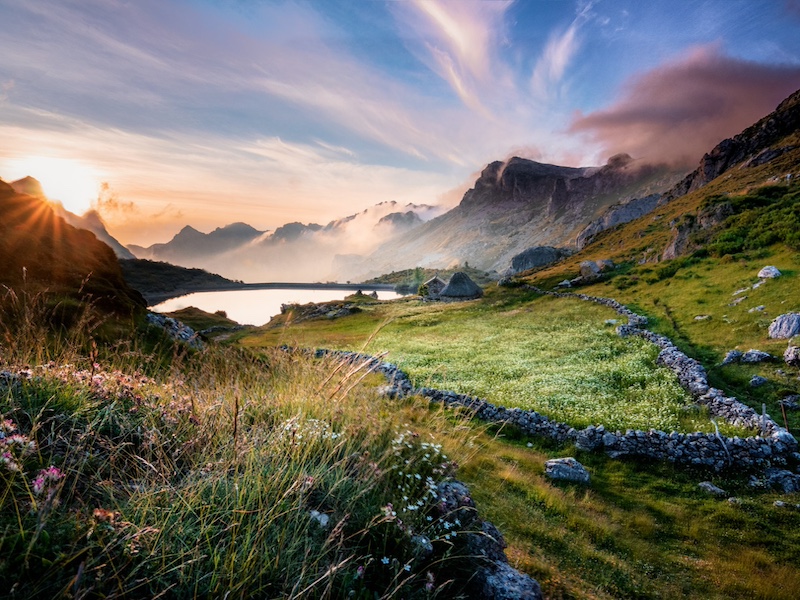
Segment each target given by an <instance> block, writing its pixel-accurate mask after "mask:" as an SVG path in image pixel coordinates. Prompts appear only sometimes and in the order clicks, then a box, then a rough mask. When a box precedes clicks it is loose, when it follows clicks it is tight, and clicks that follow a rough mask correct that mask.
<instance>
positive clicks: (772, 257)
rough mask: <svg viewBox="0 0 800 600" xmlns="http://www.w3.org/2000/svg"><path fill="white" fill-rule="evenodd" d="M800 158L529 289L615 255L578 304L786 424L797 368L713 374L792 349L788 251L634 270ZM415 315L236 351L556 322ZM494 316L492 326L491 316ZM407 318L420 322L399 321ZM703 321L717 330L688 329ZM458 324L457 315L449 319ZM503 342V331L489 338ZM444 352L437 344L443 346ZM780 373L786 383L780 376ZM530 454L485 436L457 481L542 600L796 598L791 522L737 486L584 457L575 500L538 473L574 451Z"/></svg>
mask: <svg viewBox="0 0 800 600" xmlns="http://www.w3.org/2000/svg"><path fill="white" fill-rule="evenodd" d="M799 158H800V155H799V154H798V152H797V151H795V152H793V153H789V154H788V155H784V156H783V157H781V159H779V161H776V163H777V164H768V165H764V166H762V167H757V168H753V169H747V170H736V171H733V172H731V173H729V174H728V175H727V176H724V177H723V178H721V179H720V180H718V181H716V182H714V183H712V184H711V185H709V186H708V187H707V188H704V189H703V190H700V191H699V192H695V193H693V194H690V195H688V196H686V197H684V198H681V199H678V200H676V201H674V202H673V203H671V204H669V205H667V206H665V207H662V208H660V209H658V211H657V212H656V213H655V214H653V215H648V216H645V217H643V218H642V219H640V220H638V221H636V222H633V223H630V224H627V225H625V226H622V227H619V228H617V229H615V230H612V231H610V232H607V233H606V234H604V235H603V236H601V238H600V240H598V242H597V243H595V244H593V245H591V246H589V247H588V248H587V249H585V250H584V251H583V252H581V253H580V254H578V255H575V256H574V257H571V258H569V259H567V260H566V261H564V262H563V263H561V264H559V265H557V266H555V267H552V268H550V269H546V270H543V271H540V272H538V273H535V274H533V275H531V276H529V277H528V278H527V280H528V281H530V282H531V283H536V284H539V285H546V286H547V285H554V284H555V283H557V282H558V281H561V280H562V279H564V278H566V277H574V276H575V275H576V273H577V270H578V264H579V263H580V261H582V260H587V259H592V260H597V259H602V258H613V259H614V260H615V261H616V262H617V263H619V264H620V265H621V268H620V269H619V270H618V271H617V272H616V274H615V276H614V278H612V279H610V280H608V281H603V282H600V283H598V284H595V285H592V286H587V287H585V288H582V289H581V290H580V291H582V292H586V293H589V294H594V295H600V296H611V297H616V298H617V299H618V300H620V301H622V302H624V303H628V304H629V305H630V306H631V307H632V308H634V309H637V310H639V311H641V312H643V313H645V314H647V315H648V317H650V319H651V327H652V329H654V330H656V331H658V332H661V333H665V334H667V335H669V336H671V337H672V338H673V339H675V341H676V342H678V344H679V345H680V346H681V347H682V348H683V349H684V350H686V351H687V352H688V353H689V354H690V355H692V356H695V357H697V358H699V359H701V360H702V361H703V362H704V364H705V365H706V367H707V368H709V370H710V376H711V380H712V383H714V384H716V385H718V386H721V387H723V388H724V389H725V390H726V391H730V392H732V393H734V394H736V395H738V396H739V397H740V398H742V399H743V400H745V401H747V402H749V403H751V404H753V405H754V406H757V407H759V406H760V403H761V402H766V404H767V408H768V411H769V412H771V414H773V415H774V416H776V417H777V419H778V420H782V417H781V416H780V411H778V410H777V399H778V398H779V397H781V396H782V395H784V394H786V393H788V392H795V391H798V381H797V372H796V369H790V368H787V367H785V366H783V365H780V364H778V363H775V364H765V365H760V366H753V367H747V366H743V365H738V366H729V367H724V368H721V367H716V366H715V365H716V364H718V363H719V361H720V360H721V358H722V356H723V355H724V353H725V351H726V350H728V349H731V348H737V347H738V348H739V349H741V350H747V349H750V348H759V349H762V350H766V351H769V352H771V353H773V354H775V355H780V354H781V353H782V351H783V349H784V348H785V346H786V342H785V341H769V340H767V339H766V334H765V332H766V327H767V326H768V324H769V322H770V320H771V318H772V317H774V316H775V315H777V314H779V313H782V312H787V311H789V310H798V309H800V306H798V305H797V289H798V287H797V279H796V277H797V275H798V273H799V272H800V260H799V259H798V255H797V253H796V252H794V251H792V250H790V249H789V248H787V247H785V246H783V245H780V244H777V245H772V246H770V247H768V248H762V249H759V250H754V251H750V252H745V253H742V254H740V255H737V256H736V257H733V258H731V257H713V256H712V257H705V258H702V259H701V260H697V261H695V262H693V263H691V262H688V261H681V262H675V263H673V264H670V263H664V264H661V265H654V264H652V263H645V264H641V265H639V264H637V263H638V262H639V261H640V260H641V259H643V258H645V259H647V258H648V257H650V258H651V259H652V257H653V256H654V255H656V254H658V253H660V252H661V250H662V249H663V248H664V247H665V246H666V245H667V243H668V242H669V241H670V239H671V233H670V226H669V224H670V222H671V221H673V220H676V219H680V218H681V217H682V216H683V215H685V214H687V213H696V212H697V211H698V210H699V209H700V207H701V206H702V204H703V202H704V201H705V199H706V198H707V197H708V196H710V195H713V194H726V193H739V192H740V191H741V190H747V189H749V188H751V187H757V186H759V185H763V184H764V183H767V182H768V181H769V179H770V178H771V177H774V176H775V175H778V174H780V173H781V172H782V171H783V170H786V169H789V170H791V167H792V165H794V164H797V162H798V159H799ZM766 264H774V265H775V266H777V267H778V268H779V269H781V270H782V271H783V272H784V274H785V275H784V277H783V278H781V279H778V280H774V281H770V282H768V283H767V284H766V285H764V286H762V287H760V288H758V289H756V290H750V291H749V292H747V293H746V294H745V295H747V296H748V298H747V299H746V300H745V301H743V302H742V303H741V304H739V305H737V306H729V304H730V303H731V302H732V300H733V299H734V298H735V296H733V295H732V294H733V292H735V291H737V290H738V289H741V288H743V287H745V286H746V285H752V284H753V283H754V282H755V281H756V280H757V277H756V273H757V272H758V270H759V269H760V268H761V267H763V266H765V265H766ZM661 269H663V270H661ZM512 298H516V300H512ZM515 303H516V305H515ZM410 304H411V303H410V302H409V301H406V302H404V303H403V302H400V303H396V304H395V305H393V308H391V309H386V311H385V313H384V314H383V315H382V316H381V317H379V318H378V317H376V315H375V314H374V313H370V312H368V311H365V312H364V313H361V314H358V315H354V316H351V317H347V318H346V319H341V320H339V321H333V322H331V321H314V322H308V323H303V324H302V325H298V326H294V327H293V326H284V327H277V328H274V329H271V330H263V331H261V332H260V333H258V334H256V335H254V336H250V337H245V338H244V339H242V343H243V344H245V345H249V346H253V347H258V346H261V345H269V344H272V343H289V344H297V345H302V346H315V345H318V346H330V347H348V348H356V349H361V348H365V347H367V348H369V347H372V348H376V349H377V348H379V347H380V342H381V340H382V339H386V338H383V337H382V336H384V335H387V336H388V335H389V334H390V333H392V332H400V331H402V332H403V338H402V339H401V340H400V341H397V342H396V343H395V344H394V346H395V348H397V347H398V346H399V347H404V346H405V347H408V345H409V344H412V343H413V340H414V339H424V338H425V337H426V336H427V335H428V333H429V332H434V331H436V332H437V333H442V332H443V331H448V330H446V329H443V324H442V321H443V317H444V316H445V315H449V317H448V318H452V317H453V316H454V315H453V314H450V313H451V312H452V313H454V314H458V315H460V316H461V317H465V315H466V314H467V313H469V312H470V311H472V312H480V310H479V309H476V308H474V307H475V306H484V307H485V313H484V314H483V315H481V318H487V317H489V318H494V319H496V320H500V319H502V318H503V314H504V313H505V314H506V315H512V318H513V319H519V318H520V315H538V317H539V318H540V319H541V323H542V324H543V325H544V324H547V323H548V322H550V320H551V318H552V313H549V312H547V311H545V310H541V309H540V307H543V306H548V303H547V302H545V301H543V300H541V299H538V300H537V299H532V296H528V297H527V300H525V293H524V292H519V291H511V290H490V293H489V294H487V297H486V298H485V299H484V300H483V301H481V303H474V304H472V305H469V306H466V307H456V306H452V307H428V308H423V309H417V308H412V307H411V306H410ZM493 304H494V306H492V305H493ZM550 304H551V305H552V301H551V302H550ZM759 305H764V306H766V309H765V311H764V312H763V313H762V312H753V313H750V312H748V309H750V308H752V307H754V306H759ZM583 307H584V308H583V310H582V311H581V315H580V317H579V318H580V319H581V320H584V319H585V317H586V316H589V317H590V318H592V319H598V318H602V317H601V315H600V312H602V311H601V310H600V309H598V308H597V307H593V306H592V305H583ZM493 311H494V312H495V313H496V314H495V315H494V316H493V317H491V313H492V312H493ZM403 313H405V314H407V315H412V313H414V314H415V316H413V317H411V316H409V318H408V319H407V320H406V323H400V324H398V323H397V321H401V320H402V318H401V315H402V314H403ZM595 313H597V314H596V315H595ZM699 315H709V316H710V317H711V318H710V319H708V320H702V321H698V320H695V318H694V317H695V316H699ZM604 316H605V318H608V317H613V316H614V315H613V314H609V315H604ZM414 318H415V319H416V323H414V322H413V319H414ZM445 320H447V319H445ZM457 320H458V319H457V318H452V321H453V322H456V321H457ZM465 320H466V318H465ZM595 322H597V321H595ZM381 326H382V328H381V329H380V331H378V333H376V330H378V329H379V328H380V327H381ZM393 328H394V329H393ZM437 328H438V330H437ZM454 329H455V328H453V329H451V330H449V331H451V332H452V331H453V330H454ZM498 331H502V328H500V327H498ZM384 332H385V333H384ZM495 333H497V331H496V332H495ZM371 336H373V338H372V339H371V341H370V337H371ZM482 341H483V340H480V341H479V340H475V344H474V347H475V348H477V347H480V345H481V343H482ZM447 343H448V342H447V341H444V342H443V341H442V340H439V345H438V346H437V347H442V346H446V345H447ZM389 345H392V344H389ZM540 350H541V348H540V349H538V350H537V351H540ZM466 356H469V350H467V351H466ZM390 359H391V360H398V357H397V356H391V357H390ZM779 368H780V369H782V371H783V372H785V373H787V374H788V376H786V377H784V376H781V375H779V374H778V369H779ZM755 373H761V374H764V375H766V376H769V377H770V378H771V379H772V382H771V383H770V384H768V385H766V386H764V387H762V388H758V389H753V388H750V387H749V385H747V382H748V381H749V378H750V377H751V375H753V374H755ZM451 375H452V373H450V372H448V373H442V372H438V373H437V369H432V370H430V372H429V373H428V375H426V376H429V377H431V378H433V379H432V381H441V380H443V381H445V382H448V383H452V384H456V382H455V378H454V377H450V376H451ZM506 375H508V374H506ZM484 377H485V374H484ZM437 378H438V379H437ZM509 378H513V375H511V376H509ZM789 425H790V428H791V430H793V431H795V432H796V431H797V428H798V426H800V420H798V416H797V415H791V414H790V415H789ZM526 442H528V440H519V439H517V438H516V436H515V435H514V434H513V432H501V434H500V435H499V436H497V437H493V436H491V435H486V434H483V435H481V436H480V437H479V438H477V439H476V440H475V441H474V444H475V445H474V446H473V447H471V448H463V449H462V450H461V457H462V460H461V469H460V476H461V477H463V478H464V479H465V480H466V481H467V482H468V483H470V484H471V485H472V486H473V495H474V496H475V498H476V500H477V501H478V502H479V503H480V506H482V507H484V508H483V510H484V511H485V512H486V514H487V517H489V518H490V519H493V520H494V521H495V522H496V523H498V525H499V526H500V527H501V530H502V531H503V532H504V534H505V536H506V539H507V541H508V542H509V549H508V553H509V555H510V556H511V557H512V562H514V563H515V564H516V565H518V566H519V567H521V568H523V569H524V570H525V571H526V572H529V573H530V574H531V575H533V576H534V577H536V578H538V579H539V580H540V581H541V582H542V584H543V588H544V590H545V593H546V594H547V596H548V597H550V598H673V597H703V598H795V597H798V596H799V595H800V562H799V561H798V558H797V557H798V556H800V537H799V536H798V534H797V532H798V524H800V513H798V512H797V511H790V510H786V509H781V508H778V507H774V506H773V505H772V502H773V501H774V500H775V499H777V498H779V497H780V496H778V495H777V494H774V493H765V492H759V491H754V490H752V489H750V488H748V487H747V486H746V474H728V475H725V476H712V477H711V478H712V479H713V480H714V481H715V483H717V484H718V485H720V486H721V487H723V488H725V489H726V490H728V492H729V493H730V494H732V495H735V496H737V497H738V498H739V499H740V503H729V502H726V501H725V500H716V499H710V498H709V497H708V496H706V495H704V494H703V493H701V492H700V491H698V489H697V487H696V486H697V482H698V481H700V480H701V479H703V478H709V474H708V473H703V472H693V471H676V470H674V469H673V468H671V467H670V466H668V465H663V464H653V463H650V462H638V461H612V460H609V459H607V458H605V457H604V456H598V455H588V454H581V455H580V456H579V459H580V460H581V461H583V462H584V463H585V464H586V465H587V466H588V467H589V469H590V471H591V473H592V477H593V481H592V485H591V487H590V488H589V489H583V488H579V487H573V486H569V485H566V486H565V485H556V484H553V483H551V482H549V481H547V480H546V479H545V478H544V477H543V474H542V473H543V465H542V463H543V462H544V460H546V458H549V457H553V456H564V455H570V454H574V452H575V450H574V448H558V447H550V446H548V445H546V444H544V445H543V444H541V443H539V442H536V441H535V440H534V445H533V447H527V446H526ZM783 499H785V500H788V501H790V502H791V501H792V499H791V498H788V499H787V498H785V497H784V498H783Z"/></svg>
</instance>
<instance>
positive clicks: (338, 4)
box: [0, 0, 800, 243]
mask: <svg viewBox="0 0 800 600" xmlns="http://www.w3.org/2000/svg"><path fill="white" fill-rule="evenodd" d="M0 57H2V59H0V140H2V141H0V177H2V178H3V179H6V180H13V179H16V178H18V177H22V176H24V175H27V174H30V175H33V176H35V177H38V178H40V179H41V180H42V181H43V183H44V184H45V191H46V192H48V193H49V194H50V195H51V196H59V195H60V196H61V197H62V199H63V200H64V201H65V203H66V204H67V205H68V206H74V207H75V208H76V209H78V208H79V207H80V206H81V204H82V203H83V205H84V206H85V205H86V204H88V202H89V200H91V199H92V198H93V197H96V193H94V192H93V191H92V190H96V189H97V187H98V186H99V184H100V182H106V183H107V184H108V186H107V188H106V190H105V191H104V193H103V194H102V195H101V197H100V200H99V201H97V200H96V201H95V205H96V206H97V207H98V208H99V210H100V212H101V214H102V215H103V217H104V219H105V220H106V221H107V222H108V224H109V227H110V229H111V231H112V233H115V234H116V235H118V236H119V237H120V238H121V239H122V240H123V241H125V242H136V243H152V242H154V241H163V240H165V239H167V238H168V237H169V236H170V235H171V234H172V233H174V232H175V231H177V230H178V229H179V228H180V227H181V226H183V225H185V224H192V225H194V226H196V227H198V228H200V229H203V230H208V229H210V228H213V227H216V226H220V225H224V224H226V223H229V222H232V221H236V220H243V221H247V222H249V223H251V224H253V225H254V226H257V227H261V228H265V229H266V228H274V227H276V226H279V225H281V224H283V223H285V222H289V221H294V220H299V221H303V222H310V221H316V222H323V223H324V222H327V221H328V220H330V219H333V218H336V217H341V216H344V215H347V214H350V213H353V212H357V211H359V210H362V209H364V208H366V207H367V206H370V205H372V204H375V203H377V202H381V201H385V200H397V201H399V202H417V203H423V202H424V203H436V202H450V203H455V202H457V201H458V199H459V197H460V194H461V193H463V191H464V189H465V188H464V186H465V185H469V184H470V183H471V182H472V181H474V176H475V173H476V172H478V171H480V170H481V169H482V167H483V166H484V165H485V164H486V163H487V162H490V161H492V160H496V159H503V158H505V157H508V156H511V155H514V154H516V155H522V156H526V157H528V158H532V159H535V160H540V161H543V162H553V163H558V164H567V165H573V166H577V165H588V164H602V163H603V162H605V160H606V159H607V158H608V156H609V155H611V154H612V153H615V152H619V151H626V152H629V153H630V154H632V155H634V156H635V157H637V158H642V159H643V160H654V161H655V160H668V161H671V162H676V163H681V164H686V165H689V164H692V162H693V161H696V160H697V159H699V157H700V156H701V155H702V153H703V151H705V150H708V149H710V147H712V146H713V145H714V144H715V143H716V142H718V141H719V140H720V139H722V138H723V137H726V136H729V135H733V134H735V133H737V132H738V131H740V130H741V129H742V128H743V127H745V126H747V125H749V124H750V123H752V122H753V121H755V120H756V119H757V118H759V117H760V116H763V115H764V114H766V113H768V112H769V111H770V110H772V109H773V108H774V107H775V106H776V105H777V103H778V102H779V101H780V100H782V99H783V98H784V97H785V96H787V95H788V94H789V93H791V92H792V91H794V90H796V89H798V88H800V0H771V1H763V2H757V1H752V0H750V1H736V0H724V1H719V0H710V1H698V0H694V1H686V0H672V1H669V2H665V1H659V0H644V1H625V0H598V1H595V2H588V1H579V2H575V1H569V0H563V1H562V0H527V1H525V0H517V1H500V0H490V1H471V0H453V1H438V2H437V1H431V0H398V1H378V0H360V1H358V0H350V1H347V2H344V1H337V0H316V1H311V2H300V1H297V2H278V1H250V0H193V1H189V0H136V1H126V0H25V1H24V2H21V1H19V0H0ZM34 170H38V171H40V172H31V171H34ZM45 171H47V172H45ZM59 181H61V182H62V183H61V185H60V186H59V183H58V182H59ZM48 183H49V185H48Z"/></svg>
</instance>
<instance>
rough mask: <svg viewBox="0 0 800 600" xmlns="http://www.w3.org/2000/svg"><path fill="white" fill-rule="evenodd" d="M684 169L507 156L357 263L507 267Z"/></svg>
mask: <svg viewBox="0 0 800 600" xmlns="http://www.w3.org/2000/svg"><path fill="white" fill-rule="evenodd" d="M680 177H682V174H678V173H675V172H672V171H670V170H669V169H667V168H665V167H661V166H653V165H645V164H641V163H640V162H638V161H635V160H632V159H631V158H630V157H628V156H625V155H620V156H615V157H612V158H611V159H610V160H609V162H608V164H607V165H605V166H603V167H600V168H588V167H587V168H568V167H559V166H555V165H545V164H541V163H536V162H534V161H530V160H526V159H521V158H512V159H510V160H509V161H508V162H502V161H496V162H493V163H491V164H490V165H488V166H487V167H486V168H485V169H484V170H483V172H482V173H481V176H480V177H479V178H478V180H477V181H476V182H475V185H474V187H473V188H472V189H471V190H469V191H468V192H467V193H466V194H465V195H464V198H463V199H462V201H461V203H460V204H459V205H458V206H457V207H455V208H454V209H452V210H450V211H449V212H447V213H446V214H444V215H442V216H441V217H438V218H436V219H433V220H431V221H429V222H428V223H425V224H424V225H421V226H420V227H418V228H415V229H414V230H413V231H411V232H408V233H407V234H404V235H402V236H399V237H397V238H395V239H392V240H389V241H388V242H387V243H385V244H383V245H382V246H381V247H380V248H379V249H378V250H377V251H375V252H374V253H373V254H371V255H370V256H369V257H368V259H367V260H366V261H365V262H364V263H363V264H362V268H364V269H369V270H371V271H372V272H374V271H376V270H377V271H384V272H388V271H390V270H395V269H397V268H398V267H400V266H405V267H408V266H411V265H415V264H416V265H421V266H424V267H430V268H437V267H438V268H443V267H447V266H449V265H450V264H452V263H464V262H465V261H467V262H469V263H470V264H473V265H474V266H476V267H477V268H479V269H483V270H486V271H489V270H496V271H499V272H504V271H506V270H507V269H508V268H509V266H510V265H511V259H512V257H513V256H515V255H517V254H519V253H521V252H523V251H524V250H527V249H528V248H530V247H532V246H545V245H550V246H559V247H567V246H571V245H572V244H573V243H574V239H575V236H576V234H577V233H578V232H579V231H580V230H581V229H583V228H584V227H585V226H586V225H587V224H588V223H589V222H590V221H592V220H593V219H595V218H597V217H598V216H599V215H600V214H601V213H602V212H603V211H604V210H605V209H606V208H607V207H608V206H610V205H611V204H614V203H616V202H619V201H621V200H623V199H628V198H635V197H640V196H646V195H649V194H652V193H655V192H661V191H664V190H666V189H668V188H669V187H670V186H671V185H672V184H673V183H674V182H675V181H677V180H678V179H679V178H680Z"/></svg>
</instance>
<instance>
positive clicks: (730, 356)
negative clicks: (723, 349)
mask: <svg viewBox="0 0 800 600" xmlns="http://www.w3.org/2000/svg"><path fill="white" fill-rule="evenodd" d="M742 354H743V353H742V351H741V350H728V352H727V353H726V354H725V358H724V359H722V364H723V365H730V364H732V363H737V362H739V361H740V360H741V358H742Z"/></svg>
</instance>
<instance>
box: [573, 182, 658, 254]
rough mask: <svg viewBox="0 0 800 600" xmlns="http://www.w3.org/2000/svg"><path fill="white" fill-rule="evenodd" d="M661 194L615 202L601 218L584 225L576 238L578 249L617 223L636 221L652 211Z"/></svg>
mask: <svg viewBox="0 0 800 600" xmlns="http://www.w3.org/2000/svg"><path fill="white" fill-rule="evenodd" d="M660 199H661V194H650V195H649V196H645V197H644V198H634V199H632V200H629V201H627V202H624V203H622V204H614V205H613V206H610V207H609V208H607V209H606V211H605V212H604V213H603V214H602V215H601V217H600V218H599V219H596V220H595V221H592V222H591V223H589V224H588V225H587V226H586V227H584V228H583V229H582V230H581V232H580V233H579V234H578V236H577V237H576V238H575V245H576V246H577V247H578V250H580V249H582V248H584V247H585V246H587V245H588V244H590V243H591V242H592V241H593V240H594V238H595V237H596V236H597V234H598V233H600V232H601V231H605V230H606V229H611V228H612V227H616V226H617V225H622V224H624V223H629V222H631V221H635V220H636V219H638V218H639V217H641V216H643V215H646V214H647V213H649V212H652V211H653V209H654V208H655V207H656V206H658V201H659V200H660Z"/></svg>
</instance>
